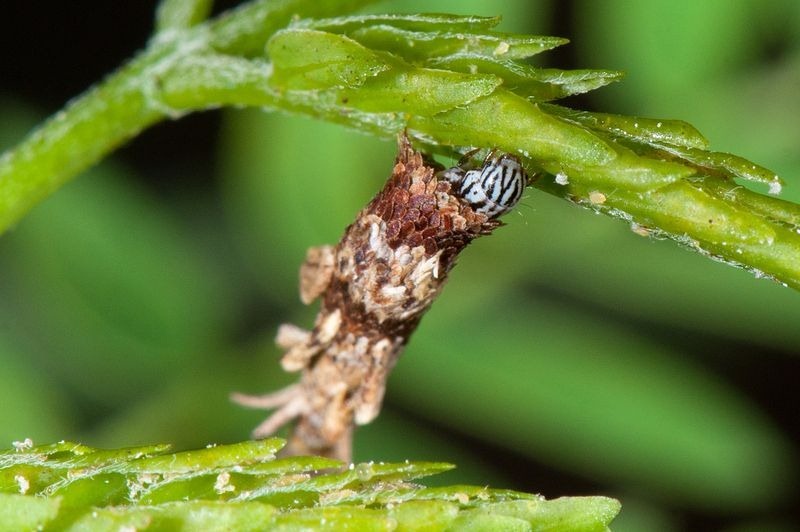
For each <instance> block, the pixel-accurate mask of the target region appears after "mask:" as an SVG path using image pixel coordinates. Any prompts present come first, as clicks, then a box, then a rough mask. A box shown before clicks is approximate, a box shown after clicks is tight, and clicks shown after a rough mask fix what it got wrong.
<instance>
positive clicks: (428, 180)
mask: <svg viewBox="0 0 800 532" xmlns="http://www.w3.org/2000/svg"><path fill="white" fill-rule="evenodd" d="M441 170H443V168H442V167H441V166H439V165H436V164H435V163H433V162H431V161H430V160H428V159H427V158H425V157H423V155H422V154H421V153H419V152H417V151H415V150H414V149H413V148H412V147H411V144H410V143H409V141H408V139H407V138H406V137H405V136H402V137H401V138H400V140H399V153H398V156H397V161H396V164H395V166H394V169H393V171H392V175H391V177H390V178H389V180H388V181H387V183H386V185H385V186H384V188H383V190H381V191H380V192H379V193H378V194H377V195H376V196H375V198H373V200H372V201H371V202H370V203H369V204H368V205H367V206H366V207H365V208H364V209H363V210H362V211H361V212H360V213H359V214H358V217H357V218H356V220H355V222H353V224H351V225H350V226H349V227H348V228H347V229H346V231H345V234H344V237H343V238H342V240H341V241H340V242H339V244H338V245H336V246H335V247H331V246H321V247H315V248H311V249H309V250H308V253H307V256H306V261H305V262H304V264H303V265H302V267H301V269H300V297H301V299H302V301H303V302H304V303H306V304H308V303H311V302H312V301H314V300H315V299H316V298H318V297H321V299H322V302H321V307H320V311H319V314H318V315H317V319H316V322H315V325H314V328H313V329H312V330H311V331H304V330H302V329H300V328H298V327H295V326H293V325H283V326H281V328H280V330H279V331H278V337H277V342H278V344H279V345H280V346H281V347H283V348H284V349H286V353H285V355H284V357H283V359H282V361H281V363H282V365H283V367H284V369H285V370H287V371H302V376H301V378H300V382H299V383H298V384H296V385H293V386H290V387H288V388H286V389H284V390H281V391H279V392H276V393H272V394H269V395H266V396H262V397H251V396H243V395H236V396H235V397H234V399H235V400H236V401H237V402H239V403H241V404H244V405H246V406H251V407H256V408H277V410H276V411H275V412H274V413H273V414H272V416H271V417H270V418H268V419H267V420H266V421H265V422H264V423H262V424H261V425H260V426H259V427H258V428H256V430H255V431H254V435H255V436H257V437H266V436H269V435H271V434H272V433H273V432H274V431H276V430H277V429H279V428H280V427H281V426H282V425H283V424H285V423H286V422H288V421H291V420H293V419H296V424H295V427H294V429H293V432H292V436H291V438H290V442H289V445H288V446H287V449H288V452H289V453H292V454H317V455H327V456H333V457H335V458H339V459H341V460H344V461H349V460H350V457H351V455H350V452H351V451H350V448H351V439H352V430H353V427H354V425H362V424H365V423H369V422H370V421H372V420H373V419H374V418H375V417H376V416H377V415H378V413H379V411H380V408H381V403H382V401H383V396H384V392H385V389H386V380H387V378H388V376H389V373H390V371H391V370H392V368H393V367H394V364H395V363H396V362H397V358H398V357H399V356H400V352H401V350H402V349H403V347H404V345H405V344H406V342H407V341H408V338H409V336H410V334H411V333H412V332H413V331H414V329H415V328H416V327H417V324H418V323H419V321H420V318H421V317H422V315H423V314H424V313H425V311H426V310H428V308H429V307H430V306H431V304H432V303H433V301H434V300H435V299H436V297H437V296H438V295H439V293H440V292H441V290H442V287H443V286H444V283H445V280H446V279H447V274H448V272H449V271H450V269H451V268H452V267H453V265H454V264H455V260H456V257H457V256H458V253H459V252H460V251H461V250H462V249H464V247H466V246H467V244H469V243H470V242H471V241H472V240H473V239H474V238H476V237H478V236H481V235H485V234H488V233H490V232H491V231H492V230H493V229H494V228H496V227H497V226H499V225H501V222H499V221H497V220H493V219H489V218H488V217H487V216H486V215H485V214H481V213H477V212H475V211H474V210H473V209H472V208H471V207H470V206H469V204H468V203H466V202H464V201H463V200H462V199H460V198H458V197H457V196H455V195H453V194H452V193H451V184H450V183H449V182H448V181H447V180H445V179H441V180H440V179H439V177H440V176H441V174H440V172H441Z"/></svg>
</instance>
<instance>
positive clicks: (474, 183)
mask: <svg viewBox="0 0 800 532" xmlns="http://www.w3.org/2000/svg"><path fill="white" fill-rule="evenodd" d="M469 155H470V154H467V157H469ZM442 176H443V177H444V178H445V179H447V180H448V181H450V183H451V185H452V187H453V192H454V193H455V194H456V195H458V196H459V197H461V198H462V199H463V200H464V201H466V202H467V203H468V204H469V205H470V207H472V210H474V211H475V212H479V213H482V214H485V215H486V216H488V217H489V218H498V217H500V216H502V215H504V214H505V213H507V212H508V211H510V210H511V209H513V208H514V206H515V205H516V204H517V203H518V202H519V200H520V198H522V192H523V191H524V190H525V187H526V186H527V185H528V182H529V178H528V174H527V172H525V168H523V167H522V163H521V162H520V161H519V159H518V158H517V157H515V156H513V155H511V154H509V153H505V152H500V151H498V150H492V151H490V152H489V154H488V155H487V156H486V158H485V159H484V160H483V164H482V165H481V167H480V168H474V169H469V167H468V166H466V165H465V163H464V162H463V160H462V163H459V165H458V166H455V167H453V168H450V169H449V170H446V171H445V172H443V173H442Z"/></svg>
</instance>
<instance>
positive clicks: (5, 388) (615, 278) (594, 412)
mask: <svg viewBox="0 0 800 532" xmlns="http://www.w3.org/2000/svg"><path fill="white" fill-rule="evenodd" d="M234 3H235V2H220V3H219V5H218V10H220V9H222V8H224V7H229V6H230V5H233V4H234ZM128 4H129V3H123V4H116V3H108V2H99V1H95V2H90V1H87V2H82V3H81V7H80V8H78V7H77V6H74V5H71V4H65V5H61V6H55V5H54V6H51V7H50V8H48V9H42V8H41V7H36V6H35V5H34V4H31V5H28V4H27V3H23V2H11V3H10V5H8V6H4V11H5V12H6V14H5V15H4V16H3V17H2V21H0V43H2V44H4V46H3V48H2V49H3V50H4V52H3V54H2V55H3V57H2V64H0V67H1V69H0V72H2V74H0V117H1V118H0V147H2V148H5V147H8V146H10V145H13V144H14V143H15V142H17V141H19V140H20V139H21V138H22V137H23V136H24V134H25V133H26V132H27V131H28V129H29V128H30V127H31V125H32V124H34V123H35V122H36V121H37V120H39V119H41V117H42V116H44V115H46V114H47V113H51V112H54V111H55V110H57V109H58V108H59V107H60V106H61V105H63V103H64V102H65V101H66V100H67V99H68V98H69V97H71V96H74V95H76V94H77V93H78V92H80V91H81V90H83V89H84V88H85V87H87V86H88V85H90V84H91V83H92V82H94V81H96V80H98V79H100V78H101V77H102V75H103V73H105V72H108V71H110V70H111V69H112V68H113V67H114V66H115V65H117V64H119V63H120V62H121V61H122V60H124V59H125V58H126V57H128V56H130V55H131V54H132V53H133V52H134V51H135V50H136V49H137V48H139V47H141V46H142V45H143V43H144V42H145V40H146V39H147V36H148V33H149V31H150V25H151V19H152V14H153V12H154V9H155V2H144V3H137V2H134V3H130V4H131V5H128ZM372 11H375V12H419V11H436V12H455V13H463V14H482V15H496V14H501V15H503V17H504V22H503V24H502V26H501V29H505V30H508V31H518V32H526V33H537V34H550V35H559V36H564V37H569V38H570V39H571V40H572V44H570V45H568V46H567V47H565V48H562V49H559V50H556V51H554V52H551V53H549V54H547V55H546V56H543V57H542V58H541V59H539V64H542V65H545V66H557V67H560V68H609V69H620V70H625V71H627V73H628V76H627V78H626V79H625V80H624V81H623V82H622V83H620V84H616V85H614V86H611V87H608V88H605V89H602V90H600V91H597V92H596V93H592V94H591V95H589V96H587V97H581V98H576V99H574V100H572V101H570V102H568V103H569V104H570V105H573V106H576V107H579V108H584V109H589V110H597V111H605V112H617V113H624V114H635V115H640V116H648V117H660V118H678V119H684V120H687V121H689V122H691V123H692V124H694V125H695V126H697V127H698V128H699V129H700V130H701V131H702V132H703V133H704V134H705V135H706V136H707V137H708V138H709V139H710V140H711V142H712V148H713V149H715V150H720V151H729V152H733V153H737V154H739V155H742V156H745V157H748V158H750V159H752V160H754V161H756V162H758V163H760V164H763V165H765V166H767V167H769V168H771V169H773V170H775V171H776V172H777V173H778V174H779V175H781V176H782V177H783V178H784V179H785V180H786V181H787V183H788V186H787V187H786V189H785V192H784V195H785V197H787V198H789V199H792V200H794V201H800V150H798V148H800V98H799V97H798V95H800V4H799V3H797V2H795V1H793V0H771V1H760V2H755V1H743V0H741V1H738V0H733V1H725V0H713V1H706V2H690V1H689V0H682V1H674V0H673V1H667V0H655V1H652V0H651V1H648V2H634V1H621V0H616V1H608V0H607V1H605V2H590V1H569V2H556V1H552V2H546V1H538V2H536V1H523V0H514V1H511V0H509V1H503V2H500V1H497V2H485V1H484V2H481V1H478V0H469V1H463V0H462V1H457V0H435V1H426V2H422V1H417V0H414V1H400V0H397V1H394V2H382V3H379V4H376V5H375V6H374V7H373V8H372ZM394 152H395V146H394V145H393V144H392V143H390V142H384V141H378V140H376V139H372V138H369V137H366V136H363V135H360V134H357V133H354V132H351V131H347V130H344V129H342V128H339V127H336V126H331V125H328V124H324V123H318V122H314V121H311V120H308V119H305V118H299V117H290V116H285V115H280V114H267V113H262V112H260V111H257V110H236V111H232V110H228V111H224V112H216V113H204V114H201V115H196V116H190V117H187V118H184V119H182V120H180V121H177V122H174V123H169V124H162V125H160V126H158V127H156V128H154V129H153V130H151V131H147V132H145V133H144V134H143V135H142V136H141V137H140V138H137V139H135V140H134V141H133V142H132V143H131V144H130V145H128V146H126V147H125V148H124V149H122V150H121V151H120V152H119V153H118V154H117V155H115V156H114V157H113V158H112V159H111V160H109V161H107V162H104V163H103V164H102V165H100V166H99V167H97V168H95V169H93V170H91V171H90V172H88V173H87V174H85V175H83V176H81V177H80V178H79V179H77V180H76V181H74V182H72V183H71V184H69V185H68V186H66V187H64V188H63V189H61V190H59V191H58V192H57V193H56V194H55V195H53V196H52V197H51V198H49V199H48V200H46V201H45V202H43V203H42V204H41V205H40V206H39V207H37V208H36V209H35V210H34V212H32V213H31V214H30V215H29V216H28V217H26V218H25V219H24V220H23V221H22V222H21V223H20V224H19V225H18V226H17V227H16V228H14V229H13V230H11V231H9V232H8V233H6V234H5V235H3V236H2V238H0V442H5V443H4V444H10V442H11V441H12V440H20V439H24V438H26V437H31V438H33V439H34V441H36V442H37V443H44V442H47V441H52V440H58V439H75V440H80V441H82V442H85V443H87V444H90V445H96V446H124V445H134V444H140V443H152V442H164V441H166V442H172V443H174V444H175V445H176V446H177V447H179V448H186V447H198V446H203V445H205V444H206V443H208V442H232V441H238V440H241V439H244V438H246V437H247V435H248V433H249V430H250V429H251V428H252V427H254V426H255V425H256V424H257V423H258V422H259V421H260V420H261V419H262V413H259V412H253V411H245V410H242V409H239V408H237V407H235V406H233V405H231V404H230V403H229V402H228V400H227V396H228V393H229V392H230V391H231V390H240V391H246V392H254V393H255V392H266V391H269V390H272V389H275V388H277V387H279V386H281V385H284V384H286V383H288V382H291V381H292V380H294V378H295V377H294V376H290V375H286V374H284V373H282V371H281V370H280V369H279V365H278V363H277V361H278V358H279V356H280V353H279V352H278V350H277V349H276V348H275V347H274V345H273V343H272V338H273V335H274V332H275V330H276V328H277V326H278V325H279V324H280V323H282V322H286V321H288V322H293V323H297V324H299V325H302V326H308V325H309V324H310V323H311V321H312V320H313V315H314V312H315V309H314V308H305V307H303V306H302V305H301V304H300V302H299V299H298V296H297V281H296V279H297V270H298V267H299V264H300V262H301V260H302V258H303V256H304V251H305V249H306V248H307V247H308V246H311V245H318V244H322V243H333V242H335V241H337V240H338V238H339V237H340V236H341V233H342V231H343V229H344V227H345V226H346V225H347V224H348V223H350V222H351V221H352V219H353V217H354V215H355V213H356V212H357V211H358V210H359V209H360V208H361V207H362V206H363V205H364V204H365V203H366V202H367V201H368V200H369V199H370V198H371V196H372V195H373V194H374V192H375V191H376V190H377V189H378V188H379V187H380V186H381V185H382V183H383V181H384V179H385V178H386V177H387V176H388V174H389V172H390V170H391V166H392V160H393V157H394ZM518 210H519V213H518V214H517V213H512V214H511V215H509V216H508V217H507V219H506V221H507V222H508V225H507V227H504V228H502V229H501V230H499V231H497V233H496V234H495V236H493V237H492V238H486V239H483V240H479V241H477V242H476V243H475V244H474V245H473V246H471V247H470V248H469V249H468V250H466V251H465V252H464V253H463V254H462V256H461V259H460V263H459V266H458V267H457V268H456V269H455V270H454V271H453V273H452V276H451V279H450V282H449V284H448V287H447V289H446V290H445V292H444V295H443V296H442V297H441V298H440V300H439V301H437V302H436V304H435V305H434V307H433V309H432V310H431V312H430V313H429V314H428V315H427V316H426V318H425V319H424V320H423V322H422V324H421V326H420V328H419V330H418V332H417V334H416V335H415V336H414V337H413V339H412V341H411V343H410V345H409V346H408V348H407V350H406V352H405V354H404V357H403V358H402V360H401V362H400V363H399V365H398V367H397V369H396V370H395V372H394V374H393V375H392V378H391V379H390V385H389V391H388V396H387V399H386V407H385V410H384V413H383V415H382V416H381V417H380V418H379V419H378V420H377V421H376V422H375V423H373V424H372V425H370V426H368V427H364V428H362V429H360V430H359V431H358V432H357V435H356V459H357V460H401V459H406V458H409V459H434V460H445V461H452V462H455V463H457V464H458V466H459V468H458V470H457V471H456V472H453V473H449V474H447V475H443V476H442V477H441V479H438V480H436V481H435V482H439V483H457V482H467V483H473V484H488V485H492V486H496V487H514V488H518V489H523V490H527V491H533V492H541V493H543V494H544V495H546V496H547V497H557V496H560V495H581V494H607V495H612V496H615V497H619V498H620V499H621V500H622V502H623V512H622V514H621V516H620V517H619V518H618V520H617V521H615V525H616V526H615V530H683V529H703V530H736V531H743V530H794V529H796V528H797V527H798V526H800V520H798V518H797V515H796V512H797V510H796V507H797V506H798V505H800V495H799V491H798V467H797V466H798V448H797V443H798V441H800V419H798V404H799V403H798V400H797V392H796V389H797V386H796V383H797V381H798V378H800V359H799V358H798V355H800V347H798V346H800V343H799V342H800V327H799V326H798V324H800V294H798V293H796V292H793V291H791V290H789V289H786V288H782V287H781V286H778V285H777V284H774V283H771V282H769V281H764V280H757V279H755V278H754V277H753V276H752V275H750V274H748V273H746V272H744V271H740V270H735V269H733V268H730V267H727V266H724V265H721V264H717V263H714V262H711V261H709V260H707V259H704V258H702V257H700V256H699V255H695V254H693V253H690V252H688V251H686V250H683V249H680V248H678V247H677V246H676V245H674V244H673V243H671V242H664V241H655V240H652V239H648V238H642V237H640V236H637V235H635V234H634V233H632V232H631V231H630V230H629V228H628V227H627V226H625V225H624V224H623V223H622V222H619V221H614V220H611V219H607V218H605V217H601V216H597V215H595V214H592V213H590V212H588V211H584V210H581V209H578V208H577V207H574V206H572V205H569V204H567V203H565V202H563V201H560V200H557V199H555V198H553V197H550V196H547V195H546V194H543V193H541V192H539V191H534V190H532V191H530V192H529V193H528V194H527V196H526V198H525V199H524V201H523V205H522V206H521V208H519V209H518ZM466 331H468V334H466Z"/></svg>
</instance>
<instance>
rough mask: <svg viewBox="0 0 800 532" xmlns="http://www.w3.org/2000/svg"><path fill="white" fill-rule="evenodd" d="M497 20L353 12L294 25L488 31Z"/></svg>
mask: <svg viewBox="0 0 800 532" xmlns="http://www.w3.org/2000/svg"><path fill="white" fill-rule="evenodd" d="M499 22H500V17H476V16H471V15H466V16H465V15H450V14H438V13H422V14H413V15H394V14H389V15H360V16H358V15H356V16H349V17H334V18H326V19H318V20H314V19H305V20H300V21H297V22H295V23H294V24H293V27H300V28H312V29H317V30H322V31H328V32H331V33H351V32H353V31H356V30H359V29H362V28H365V27H370V26H380V27H384V26H388V27H393V28H397V29H402V30H410V31H470V30H489V29H491V28H493V27H495V26H496V25H497V24H499Z"/></svg>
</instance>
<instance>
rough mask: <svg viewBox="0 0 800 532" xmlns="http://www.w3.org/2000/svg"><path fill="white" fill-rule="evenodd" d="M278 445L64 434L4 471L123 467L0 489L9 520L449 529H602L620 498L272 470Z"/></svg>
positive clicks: (297, 463) (358, 473)
mask: <svg viewBox="0 0 800 532" xmlns="http://www.w3.org/2000/svg"><path fill="white" fill-rule="evenodd" d="M280 445H282V442H279V441H278V440H268V441H265V442H242V443H238V444H233V445H227V446H217V447H211V448H207V449H204V450H200V451H190V452H183V453H176V454H171V455H163V456H160V457H155V458H154V457H146V456H143V453H141V452H135V453H132V452H130V450H126V449H123V450H109V451H98V450H94V449H90V448H88V447H83V446H80V445H75V444H67V443H61V444H55V445H49V446H44V447H34V448H24V449H19V450H16V451H12V452H8V453H5V454H4V456H5V457H6V458H7V462H6V463H4V464H0V474H6V472H7V470H8V469H9V468H11V469H13V468H14V467H19V466H20V465H23V464H27V465H31V466H38V467H42V466H45V467H46V466H47V465H48V462H50V459H51V458H53V459H55V460H56V461H62V462H64V463H68V462H70V460H72V458H73V457H76V456H80V457H84V458H88V460H89V461H90V462H92V461H95V462H105V461H106V459H105V458H102V459H98V460H93V459H92V458H91V455H92V454H95V453H97V454H100V455H103V456H104V457H110V456H114V457H115V459H114V460H113V461H112V462H111V463H109V464H108V467H106V468H105V470H106V471H107V470H109V469H111V470H114V471H115V473H113V474H109V473H107V472H104V470H102V469H93V468H83V469H68V470H66V471H65V472H64V476H62V477H60V478H54V479H53V480H52V483H50V484H45V485H37V486H35V487H34V486H30V485H27V484H25V482H26V481H27V478H22V480H19V478H20V477H19V474H18V476H17V477H16V478H17V479H18V480H17V482H18V484H19V486H25V490H24V491H25V492H26V493H27V494H26V495H21V494H0V527H2V528H3V529H9V528H10V527H13V529H15V530H17V529H21V530H33V529H36V528H37V527H39V528H40V527H42V526H43V525H45V524H50V525H52V526H53V527H56V528H59V529H67V530H119V528H120V527H137V528H141V527H151V528H169V529H202V530H230V529H236V530H263V529H269V530H282V529H287V530H289V529H291V530H296V529H298V528H302V527H313V528H314V529H322V530H340V529H341V528H343V527H348V528H357V529H358V530H373V529H375V530H393V529H396V528H397V527H398V526H400V527H402V528H403V529H410V530H431V531H439V530H442V531H443V530H449V529H450V526H452V525H454V524H456V523H463V524H464V525H465V526H466V525H470V526H473V527H474V526H476V524H482V525H488V524H495V525H497V524H508V523H512V522H515V521H514V520H515V519H516V520H519V521H520V523H524V522H527V523H530V524H531V525H534V526H538V527H541V528H543V529H550V530H560V529H562V528H563V529H569V528H568V527H570V526H571V527H572V528H571V529H575V530H600V529H602V527H604V526H606V525H607V524H608V522H609V521H610V520H611V519H613V517H614V516H615V515H616V513H617V512H618V511H619V503H617V502H616V501H613V500H610V499H606V498H603V497H586V498H572V499H571V498H567V499H557V500H555V501H545V500H544V499H542V498H540V497H536V496H533V495H527V494H524V493H518V492H511V491H506V490H493V489H489V488H485V487H475V486H452V487H449V488H436V489H426V488H422V487H420V486H418V485H416V484H412V483H410V482H409V481H411V480H416V479H418V478H420V477H423V476H425V475H429V474H435V473H439V472H442V471H445V470H447V469H449V468H450V467H452V466H449V465H447V464H435V463H415V462H404V463H395V464H389V463H362V464H356V465H352V466H350V467H349V468H347V469H345V470H344V471H339V470H330V469H327V470H326V471H318V470H317V469H316V468H318V467H319V466H324V467H326V468H327V467H330V466H332V465H333V464H332V463H331V461H330V460H327V459H323V458H316V457H293V458H286V459H283V460H282V465H281V466H279V467H274V468H267V469H264V468H263V466H266V465H268V464H270V463H271V462H273V460H274V457H273V454H272V453H273V451H274V450H275V449H276V447H280ZM254 461H255V462H257V463H256V464H254ZM290 464H291V465H290ZM154 465H155V468H154V467H153V466H154ZM254 465H255V467H254ZM210 482H213V484H210ZM198 488H202V489H198ZM203 499H208V500H203ZM253 499H258V500H253ZM264 501H269V503H270V504H265V502H264ZM20 509H22V510H23V511H22V512H20V511H19V510H20ZM476 514H483V516H484V517H483V519H480V518H477V519H476V517H475V515H476ZM565 527H566V528H565Z"/></svg>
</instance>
